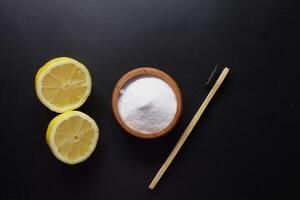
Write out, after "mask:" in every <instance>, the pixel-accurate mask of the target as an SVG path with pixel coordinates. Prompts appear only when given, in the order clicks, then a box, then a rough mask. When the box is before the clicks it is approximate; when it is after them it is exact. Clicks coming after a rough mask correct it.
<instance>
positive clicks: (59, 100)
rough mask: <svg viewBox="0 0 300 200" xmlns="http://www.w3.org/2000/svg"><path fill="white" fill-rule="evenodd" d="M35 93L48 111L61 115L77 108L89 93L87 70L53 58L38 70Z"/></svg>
mask: <svg viewBox="0 0 300 200" xmlns="http://www.w3.org/2000/svg"><path fill="white" fill-rule="evenodd" d="M35 88H36V93H37V96H38V98H39V99H40V101H41V102H42V103H43V104H44V105H45V106H46V107H48V108H49V109H50V110H52V111H54V112H58V113H62V112H65V111H68V110H73V109H76V108H79V107H80V106H81V105H82V104H84V102H85V101H86V99H87V98H88V96H89V95H90V93H91V88H92V80H91V76H90V73H89V71H88V70H87V68H86V67H85V66H84V65H83V64H82V63H80V62H78V61H76V60H74V59H72V58H68V57H60V58H54V59H52V60H50V61H49V62H47V63H46V64H45V65H44V66H43V67H41V68H40V69H39V71H38V72H37V74H36V77H35Z"/></svg>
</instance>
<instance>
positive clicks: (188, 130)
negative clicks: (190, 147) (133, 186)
mask: <svg viewBox="0 0 300 200" xmlns="http://www.w3.org/2000/svg"><path fill="white" fill-rule="evenodd" d="M228 72H229V69H228V68H227V67H225V68H224V70H223V71H222V73H221V75H220V76H219V78H218V80H217V81H216V83H215V85H214V86H213V88H212V89H211V90H210V92H209V93H208V95H207V96H206V98H205V100H204V102H203V103H202V105H201V106H200V108H199V109H198V111H197V113H196V114H195V116H194V117H193V119H192V120H191V122H190V123H189V125H188V126H187V128H186V129H185V131H184V132H183V134H182V135H181V137H180V138H179V140H178V142H177V143H176V145H175V147H174V148H173V150H172V152H171V153H170V155H169V156H168V158H167V160H166V161H165V162H164V164H163V165H162V166H161V167H160V169H159V171H158V172H157V174H156V175H155V177H154V178H153V180H152V182H151V183H150V185H149V189H151V190H152V189H154V187H155V186H156V184H157V183H158V181H159V180H160V178H161V177H162V176H163V174H164V173H165V171H166V170H167V169H168V167H169V166H170V164H171V163H172V161H173V159H174V158H175V156H176V155H177V153H178V151H179V150H180V148H181V147H182V145H183V144H184V142H185V141H186V139H187V138H188V136H189V135H190V133H191V132H192V130H193V128H194V127H195V125H196V124H197V122H198V120H199V119H200V117H201V115H202V113H203V112H204V110H205V108H206V107H207V105H208V104H209V102H210V100H211V99H212V97H213V96H214V95H215V93H216V91H217V90H218V89H219V87H220V85H221V84H222V82H223V81H224V79H225V77H226V75H227V74H228Z"/></svg>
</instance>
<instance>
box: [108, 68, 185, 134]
mask: <svg viewBox="0 0 300 200" xmlns="http://www.w3.org/2000/svg"><path fill="white" fill-rule="evenodd" d="M142 75H150V76H155V77H157V78H160V79H162V80H163V81H165V82H166V83H167V84H168V85H169V86H170V87H171V88H172V90H173V92H174V94H175V96H176V100H177V110H176V113H175V116H174V118H173V120H172V121H171V123H170V124H169V125H168V126H167V127H166V128H164V129H163V130H161V131H159V132H156V133H143V132H140V131H138V130H135V129H133V128H131V127H129V126H127V124H126V123H125V122H124V120H123V119H122V117H121V116H120V114H119V109H118V101H119V96H120V91H121V89H122V88H123V87H124V86H125V85H126V84H127V83H128V81H130V80H131V79H133V78H136V77H138V76H142ZM111 101H112V102H111V103H112V110H113V114H114V116H115V118H116V120H117V122H118V123H119V124H120V125H121V127H122V128H123V129H125V131H126V132H127V133H129V134H130V135H133V136H135V137H138V138H142V139H151V138H159V137H161V136H164V135H166V134H167V133H169V132H170V131H171V130H172V129H173V128H174V127H175V125H176V124H177V122H178V120H179V118H180V116H181V113H182V95H181V91H180V89H179V87H178V85H177V83H176V82H175V81H174V80H173V78H172V77H171V76H169V75H168V74H167V73H165V72H163V71H161V70H159V69H156V68H153V67H139V68H135V69H133V70H131V71H129V72H127V73H125V74H124V75H123V76H122V77H121V78H120V79H119V81H118V82H117V83H116V85H115V87H114V90H113V93H112V100H111Z"/></svg>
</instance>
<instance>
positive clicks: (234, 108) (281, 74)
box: [0, 0, 300, 200]
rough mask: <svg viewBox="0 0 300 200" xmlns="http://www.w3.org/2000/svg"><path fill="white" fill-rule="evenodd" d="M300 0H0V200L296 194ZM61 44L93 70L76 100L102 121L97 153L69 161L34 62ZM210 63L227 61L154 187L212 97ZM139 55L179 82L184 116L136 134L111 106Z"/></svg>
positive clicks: (60, 49) (140, 61)
mask: <svg viewBox="0 0 300 200" xmlns="http://www.w3.org/2000/svg"><path fill="white" fill-rule="evenodd" d="M299 7H300V6H299V2H298V1H272V0H260V1H240V0H229V1H226V0H163V1H161V0H160V1H159V0H51V1H41V0H26V1H24V0H1V1H0V86H1V89H0V94H1V96H0V105H1V111H2V112H1V123H0V124H1V131H0V143H1V144H0V162H1V164H0V170H1V171H0V199H1V200H7V199H8V200H10V199H18V200H19V199H74V200H75V199H121V198H125V199H184V198H185V199H289V198H288V196H289V195H291V196H292V194H293V193H292V192H293V191H294V190H298V189H297V188H298V186H299V181H298V184H294V183H293V180H297V177H299V176H298V175H299V173H297V171H298V169H299V165H297V162H296V160H297V159H298V158H299V154H297V150H298V147H297V140H296V134H298V133H299V132H297V131H296V129H295V127H296V120H297V119H299V117H297V116H298V114H297V113H296V109H298V108H299V105H297V103H299V95H298V94H299V89H298V85H299V84H297V79H299V78H300V77H299V75H298V74H297V70H296V69H297V66H296V65H299V62H297V61H298V58H299V39H298V38H299V31H298V29H299V23H298V20H299V14H298V13H299ZM297 51H298V52H297ZM60 56H68V57H72V58H75V59H77V60H79V61H81V62H82V63H84V64H85V65H86V66H87V67H88V69H89V70H90V72H91V76H92V80H93V89H92V94H91V96H90V97H89V99H88V101H87V102H86V103H85V104H84V105H83V106H82V107H80V108H79V110H80V111H82V112H85V113H87V114H88V115H90V116H91V117H92V118H94V119H95V121H96V122H97V123H98V125H99V127H100V132H101V133H100V134H101V136H100V140H99V143H98V145H97V148H96V150H95V151H94V153H93V154H92V156H91V157H90V158H89V159H88V160H87V161H85V162H83V163H81V164H78V165H74V166H69V165H66V164H64V163H61V162H60V161H58V160H57V159H56V158H55V157H54V156H53V155H52V154H51V152H50V150H49V148H48V146H47V144H46V141H45V131H46V128H47V125H48V123H49V121H50V120H51V119H52V118H53V117H54V116H56V115H57V114H56V113H53V112H51V111H50V110H48V109H47V108H46V107H44V106H43V105H42V104H41V103H40V101H39V100H38V99H37V97H36V94H35V88H34V77H35V73H36V71H37V70H38V69H39V67H40V66H42V65H43V64H44V63H45V62H47V61H48V60H50V59H51V58H54V57H60ZM215 64H219V65H221V66H228V67H229V68H230V69H231V71H230V73H229V76H228V79H227V80H226V81H225V83H224V85H222V87H221V89H220V91H219V92H218V94H217V95H216V97H215V98H214V99H213V101H212V102H211V104H210V105H209V107H208V109H207V110H206V111H205V114H204V115H203V118H201V120H200V121H199V123H198V125H197V126H196V127H195V129H194V130H193V132H192V134H191V135H190V137H189V138H188V140H187V142H186V143H185V145H184V146H183V148H182V149H181V151H180V153H179V154H178V156H177V157H176V159H175V160H174V162H173V163H172V165H171V167H170V168H169V170H168V171H167V173H166V174H165V176H164V177H163V178H162V179H161V182H159V184H158V186H157V188H156V189H155V190H154V191H150V190H149V189H148V188H147V187H148V184H149V183H150V181H151V179H152V178H153V176H154V175H155V173H156V172H157V170H158V169H159V167H160V166H161V164H162V163H163V161H164V160H165V159H166V157H167V155H168V154H169V153H170V151H171V149H172V148H173V146H174V144H175V143H176V141H177V140H178V138H179V136H180V134H181V133H182V132H183V130H184V129H185V127H186V126H187V124H188V122H189V121H190V119H191V118H192V117H193V115H194V114H195V112H196V110H197V109H198V107H199V105H200V104H201V102H202V101H203V99H204V98H205V96H206V94H207V89H206V87H205V82H206V80H207V78H208V76H209V74H210V72H211V71H212V70H213V68H214V65H215ZM139 66H152V67H156V68H158V69H161V70H163V71H165V72H166V73H168V74H169V75H171V76H172V77H173V78H174V80H175V81H176V82H177V83H178V85H179V87H180V89H181V91H182V95H183V101H184V104H183V114H182V117H181V120H180V122H179V124H178V125H177V126H176V128H175V129H174V130H172V132H171V133H170V134H169V135H168V136H166V137H163V138H159V139H155V140H140V139H137V138H133V137H131V136H129V135H127V134H126V133H125V132H124V130H122V129H121V128H120V126H119V125H118V124H117V122H116V120H115V119H114V117H113V115H112V111H111V93H112V90H113V88H114V85H115V83H116V82H117V81H118V79H119V78H120V77H121V76H122V75H123V74H124V73H126V72H128V71H129V70H131V69H134V68H136V67H139ZM298 71H299V70H298ZM293 197H294V196H293Z"/></svg>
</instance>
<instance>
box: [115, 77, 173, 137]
mask: <svg viewBox="0 0 300 200" xmlns="http://www.w3.org/2000/svg"><path fill="white" fill-rule="evenodd" d="M118 111H119V114H120V116H121V118H122V120H123V121H124V123H125V124H126V125H127V126H128V127H130V128H131V129H134V130H136V131H138V132H141V133H144V134H152V133H158V132H160V131H162V130H164V129H165V128H167V127H168V125H169V124H170V123H171V122H172V121H173V119H174V117H175V114H176V111H177V99H176V95H175V93H174V91H173V89H172V88H171V87H170V86H169V85H168V84H167V83H166V82H165V81H164V80H162V79H160V78H158V77H155V76H151V75H141V76H137V77H135V78H133V79H131V80H130V81H128V82H127V83H126V85H125V86H124V87H123V88H122V89H121V91H120V96H119V101H118Z"/></svg>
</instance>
